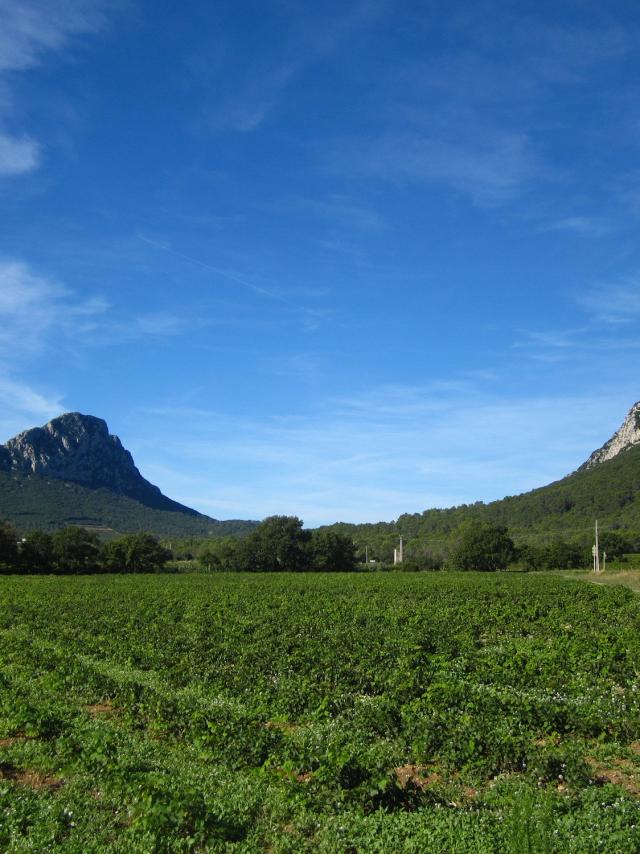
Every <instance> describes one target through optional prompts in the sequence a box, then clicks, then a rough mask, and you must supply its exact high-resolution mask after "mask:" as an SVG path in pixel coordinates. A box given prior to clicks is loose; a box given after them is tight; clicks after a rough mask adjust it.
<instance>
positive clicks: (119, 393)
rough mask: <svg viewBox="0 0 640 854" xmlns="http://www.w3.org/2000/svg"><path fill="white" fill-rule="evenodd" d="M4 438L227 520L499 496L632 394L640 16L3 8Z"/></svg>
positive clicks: (497, 6) (395, 8)
mask: <svg viewBox="0 0 640 854" xmlns="http://www.w3.org/2000/svg"><path fill="white" fill-rule="evenodd" d="M0 22H1V25H0V403H1V408H0V432H1V434H2V435H1V436H0V440H6V439H7V438H9V437H10V436H11V435H13V434H14V433H16V432H18V431H19V430H22V429H25V428H27V427H30V426H34V425H37V424H41V423H43V422H44V421H46V420H48V419H49V418H51V417H53V416H55V415H58V414H60V413H62V412H64V411H69V410H79V411H81V412H86V413H91V414H94V415H99V416H102V417H103V418H105V419H106V420H107V422H108V424H109V426H110V429H111V430H112V432H115V433H117V434H118V435H119V436H120V437H121V438H122V440H123V442H124V444H125V446H127V447H128V448H129V449H130V450H131V451H132V453H133V454H134V458H135V459H136V462H137V463H138V466H139V468H140V469H141V471H142V473H143V474H144V475H145V476H146V477H148V478H149V479H150V480H152V481H153V482H155V483H157V484H158V485H159V486H160V487H161V488H162V490H163V491H164V492H165V493H166V494H168V495H170V496H171V497H172V498H175V499H177V500H180V501H183V502H184V503H186V504H189V505H191V506H194V507H196V508H197V509H199V510H201V511H203V512H206V513H209V514H210V515H213V516H215V517H217V518H231V517H236V518H237V517H241V518H262V517H264V516H266V515H269V514H272V513H292V514H297V515H299V516H301V517H302V518H303V519H304V520H305V522H306V523H307V524H309V525H314V524H320V523H323V522H331V521H336V520H339V519H341V520H345V521H376V520H379V519H392V518H395V517H396V516H397V515H399V514H400V513H402V512H416V511H421V510H423V509H426V508H428V507H432V506H448V505H451V504H455V503H461V502H469V501H475V500H479V499H483V500H491V499H494V498H499V497H502V496H504V495H506V494H514V493H517V492H521V491H524V490H526V489H530V488H533V487H535V486H539V485H542V484H544V483H547V482H549V481H551V480H553V479H556V478H558V477H561V476H563V475H564V474H566V473H568V472H569V471H571V470H573V469H574V468H576V467H577V466H578V465H579V464H580V463H581V462H582V461H583V460H584V459H585V458H586V457H587V456H588V454H589V453H590V452H591V451H592V450H593V449H594V448H595V447H597V446H599V445H601V444H602V443H603V442H604V440H605V439H607V438H608V436H609V435H610V434H611V433H612V432H613V431H614V430H615V429H616V428H617V427H618V426H619V424H620V422H621V421H622V419H623V417H624V415H625V414H626V411H627V410H628V408H629V407H630V406H631V405H632V404H633V403H634V402H635V401H636V400H637V399H638V398H640V383H639V382H638V375H639V371H638V368H639V366H640V364H639V362H640V360H639V356H640V338H639V336H638V331H639V321H640V244H639V242H638V238H637V235H638V228H639V225H640V14H639V12H638V8H637V3H635V2H616V0H610V2H607V3H606V4H603V3H599V2H598V3H590V2H588V0H580V2H569V0H560V2H553V3H551V2H548V3H547V2H536V3H533V2H482V1H481V0H480V2H473V3H470V2H459V3H455V2H454V3H444V2H424V3H413V2H404V0H395V2H393V3H392V2H390V0H362V2H340V3H338V2H326V3H323V4H317V3H308V2H296V3H294V2H291V0H272V2H270V3H267V4H265V3H259V2H246V1H245V0H241V2H238V0H236V1H235V2H231V0H229V2H227V0H219V2H216V3H215V4H212V3H210V2H189V3H186V4H178V3H167V2H154V3H150V2H142V1H141V0H138V2H135V0H105V2H101V1H100V0H66V2H61V0H47V2H39V0H19V1H18V0H0Z"/></svg>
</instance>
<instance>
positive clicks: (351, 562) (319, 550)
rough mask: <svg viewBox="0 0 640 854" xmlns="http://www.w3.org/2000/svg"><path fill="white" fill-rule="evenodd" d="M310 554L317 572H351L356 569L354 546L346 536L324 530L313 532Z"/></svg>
mask: <svg viewBox="0 0 640 854" xmlns="http://www.w3.org/2000/svg"><path fill="white" fill-rule="evenodd" d="M310 552H311V560H312V566H313V569H314V570H317V571H318V572H352V571H353V570H354V569H355V568H356V564H357V561H356V546H355V545H354V543H353V540H352V539H351V537H349V536H347V535H346V534H339V533H337V532H336V531H332V530H329V529H326V528H323V529H319V530H317V531H313V533H312V535H311V542H310Z"/></svg>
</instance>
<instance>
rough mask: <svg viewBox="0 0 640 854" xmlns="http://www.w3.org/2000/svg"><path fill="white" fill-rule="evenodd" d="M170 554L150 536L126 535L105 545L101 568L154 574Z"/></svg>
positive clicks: (102, 551)
mask: <svg viewBox="0 0 640 854" xmlns="http://www.w3.org/2000/svg"><path fill="white" fill-rule="evenodd" d="M170 557H171V552H170V551H168V550H167V549H165V548H164V547H163V546H162V545H161V544H160V543H159V542H158V540H156V538H155V537H153V536H151V534H127V535H126V536H125V537H120V538H119V539H117V540H112V541H111V542H109V543H105V544H104V546H103V547H102V550H101V563H102V566H103V567H104V568H105V569H107V570H110V571H112V572H155V571H157V570H159V569H162V567H163V566H164V565H165V564H166V562H167V561H168V560H169V558H170Z"/></svg>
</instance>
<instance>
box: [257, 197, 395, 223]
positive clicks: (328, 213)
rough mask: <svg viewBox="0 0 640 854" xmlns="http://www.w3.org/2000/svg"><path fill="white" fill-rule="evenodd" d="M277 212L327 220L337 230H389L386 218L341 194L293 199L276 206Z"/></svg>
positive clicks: (367, 206)
mask: <svg viewBox="0 0 640 854" xmlns="http://www.w3.org/2000/svg"><path fill="white" fill-rule="evenodd" d="M274 207H275V210H276V211H277V212H279V213H280V212H285V213H291V212H294V213H307V214H309V215H311V216H314V217H320V218H322V219H324V220H327V221H328V223H329V224H330V225H331V226H334V227H337V228H341V229H342V228H345V227H347V228H353V229H357V230H359V231H367V232H369V231H382V230H384V229H385V228H387V224H386V222H385V220H384V217H383V216H382V215H381V214H380V213H379V212H378V211H376V210H374V209H373V208H372V207H370V206H369V205H366V204H363V203H362V202H359V201H358V200H356V199H354V198H352V197H350V196H348V195H344V194H341V193H332V194H329V195H328V196H325V197H323V198H318V199H313V198H291V199H288V200H284V201H282V202H280V203H279V204H278V205H277V206H274Z"/></svg>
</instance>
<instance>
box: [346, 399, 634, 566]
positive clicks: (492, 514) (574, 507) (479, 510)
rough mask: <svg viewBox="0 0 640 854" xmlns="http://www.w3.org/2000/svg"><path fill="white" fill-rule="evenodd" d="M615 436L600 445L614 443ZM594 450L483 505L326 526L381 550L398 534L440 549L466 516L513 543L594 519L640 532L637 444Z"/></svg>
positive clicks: (568, 531) (574, 529) (562, 532)
mask: <svg viewBox="0 0 640 854" xmlns="http://www.w3.org/2000/svg"><path fill="white" fill-rule="evenodd" d="M632 411H633V410H632ZM625 423H626V422H625ZM619 432H620V431H619ZM617 435H618V434H616V436H617ZM615 438H616V437H615V436H614V437H613V438H612V439H611V440H609V442H608V443H607V444H606V445H605V446H604V447H605V448H611V447H612V446H614V447H615V442H614V440H615ZM598 453H599V452H594V454H593V455H592V456H591V457H590V459H589V463H590V464H589V465H588V466H587V465H586V464H585V465H583V466H581V467H580V469H578V471H576V472H574V473H573V474H570V475H568V476H567V477H564V478H562V479H561V480H558V481H556V482H554V483H550V484H549V485H548V486H543V487H541V488H539V489H534V490H532V491H531V492H526V493H523V494H522V495H516V496H509V497H507V498H503V499H501V500H500V501H493V502H491V503H489V504H484V503H483V502H478V503H476V504H463V505H461V506H459V507H452V508H449V509H446V510H425V511H424V512H423V513H413V514H410V513H406V514H404V515H402V516H400V517H399V518H398V519H397V520H396V521H395V522H379V523H377V524H365V525H346V524H338V525H333V526H330V527H332V528H335V529H336V530H340V531H343V532H348V533H349V534H350V536H352V537H353V539H354V540H356V541H357V542H360V543H362V544H364V543H368V544H371V545H376V546H378V547H380V548H387V549H388V547H389V546H388V544H389V543H391V541H392V540H395V538H397V536H399V535H400V534H402V535H403V536H404V537H405V538H406V539H407V541H408V543H411V542H412V541H413V542H414V544H418V543H419V544H420V546H421V547H429V546H431V547H433V548H434V549H435V550H438V549H439V548H444V547H446V545H447V543H448V541H449V537H450V535H451V534H452V532H453V531H454V530H455V529H456V528H457V527H458V526H459V525H460V524H461V523H462V522H464V521H466V520H467V519H469V518H470V517H481V518H483V519H489V520H491V521H494V522H496V523H499V524H502V525H506V526H507V527H508V528H509V530H510V532H511V534H512V536H513V537H514V538H515V539H516V540H518V541H528V542H543V541H547V540H550V539H554V538H563V539H588V538H590V537H591V535H592V530H593V523H594V520H595V519H598V521H599V522H600V526H601V529H602V530H606V529H616V530H624V531H630V532H634V533H636V534H640V444H636V443H630V442H629V443H626V444H625V445H624V447H622V449H618V450H617V452H616V453H615V455H614V456H612V457H610V458H608V459H606V460H605V461H604V462H600V461H597V454H598Z"/></svg>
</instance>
